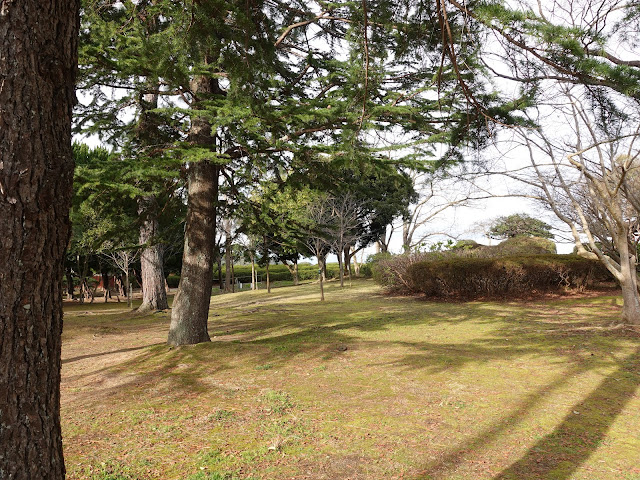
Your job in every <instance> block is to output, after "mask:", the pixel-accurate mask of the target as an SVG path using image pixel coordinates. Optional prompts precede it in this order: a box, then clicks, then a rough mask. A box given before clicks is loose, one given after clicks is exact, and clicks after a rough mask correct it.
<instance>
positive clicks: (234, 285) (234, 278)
mask: <svg viewBox="0 0 640 480" xmlns="http://www.w3.org/2000/svg"><path fill="white" fill-rule="evenodd" d="M231 285H232V287H233V288H232V289H231V291H232V292H233V293H236V272H235V270H234V268H233V255H232V256H231Z"/></svg>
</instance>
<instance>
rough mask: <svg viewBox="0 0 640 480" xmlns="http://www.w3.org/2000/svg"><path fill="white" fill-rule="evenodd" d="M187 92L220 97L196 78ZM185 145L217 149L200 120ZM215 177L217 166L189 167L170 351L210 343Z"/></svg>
mask: <svg viewBox="0 0 640 480" xmlns="http://www.w3.org/2000/svg"><path fill="white" fill-rule="evenodd" d="M191 89H192V91H193V93H194V94H195V95H196V96H198V95H204V96H206V95H208V94H212V93H217V92H218V91H219V88H218V85H217V83H216V81H215V80H213V79H211V78H207V77H198V78H197V79H196V80H194V81H193V82H192V86H191ZM189 140H190V141H191V142H192V143H193V144H195V145H197V146H198V147H200V148H205V147H209V148H211V149H213V148H215V144H214V140H213V138H212V137H211V125H210V124H209V122H208V121H207V120H206V119H204V118H202V117H198V116H195V115H194V117H193V118H192V127H191V132H189ZM219 172H220V169H219V167H218V165H216V164H214V163H211V162H209V161H206V160H200V161H198V162H194V163H191V164H190V165H189V171H188V182H189V185H188V203H187V219H186V227H185V238H184V253H183V256H182V272H181V274H180V284H179V285H178V292H177V293H176V296H175V299H174V301H173V309H172V311H171V325H170V327H169V338H168V343H170V344H171V345H192V344H195V343H201V342H209V341H211V339H210V338H209V332H208V331H207V321H208V319H209V304H210V302H211V289H212V287H213V262H214V249H215V243H216V203H217V200H218V175H219Z"/></svg>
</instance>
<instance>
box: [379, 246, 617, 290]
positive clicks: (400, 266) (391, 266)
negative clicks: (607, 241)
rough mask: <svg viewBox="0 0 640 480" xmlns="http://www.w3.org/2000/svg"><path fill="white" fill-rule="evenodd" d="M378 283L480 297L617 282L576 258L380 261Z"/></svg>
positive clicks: (593, 263) (592, 262) (599, 267)
mask: <svg viewBox="0 0 640 480" xmlns="http://www.w3.org/2000/svg"><path fill="white" fill-rule="evenodd" d="M374 279H375V280H376V281H378V282H379V283H381V284H382V285H385V286H387V287H388V288H389V289H390V290H392V291H395V292H398V293H410V294H415V293H422V294H425V295H427V296H429V297H443V298H447V297H461V298H474V297H481V296H499V295H504V294H524V293H530V292H532V291H553V290H558V289H561V288H577V289H585V288H588V287H590V286H593V285H594V284H595V283H597V282H602V281H607V280H610V279H611V276H610V274H609V272H607V270H606V269H605V268H604V266H603V265H602V264H601V263H600V262H598V261H595V260H588V259H584V258H581V257H578V256H576V255H551V254H546V255H513V256H502V257H495V258H473V257H449V258H444V259H433V257H432V258H431V259H425V258H424V255H423V256H422V257H421V256H420V255H401V256H397V257H390V258H387V259H380V260H379V261H378V262H377V263H376V264H375V265H374Z"/></svg>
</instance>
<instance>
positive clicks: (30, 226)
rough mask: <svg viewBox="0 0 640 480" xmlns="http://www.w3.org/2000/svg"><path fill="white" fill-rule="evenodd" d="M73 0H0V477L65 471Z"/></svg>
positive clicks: (58, 476) (60, 475)
mask: <svg viewBox="0 0 640 480" xmlns="http://www.w3.org/2000/svg"><path fill="white" fill-rule="evenodd" d="M78 11H79V2H78V1H77V0H64V1H62V0H51V1H49V2H40V1H34V0H23V1H20V2H4V1H3V2H0V78H1V79H2V81H1V82H0V84H1V86H0V105H1V108H2V114H1V116H0V123H1V124H2V126H1V127H0V232H2V234H1V235H0V366H1V367H0V477H1V478H3V479H5V478H6V479H11V480H28V479H47V480H63V479H64V476H65V468H64V461H63V454H62V435H61V430H60V368H61V359H60V352H61V333H62V293H63V288H62V278H63V275H64V256H65V249H66V247H67V243H68V240H69V234H70V223H69V206H70V203H71V188H72V182H73V157H72V150H71V109H72V107H73V104H74V102H75V92H74V83H75V72H76V65H77V40H76V39H77V36H78Z"/></svg>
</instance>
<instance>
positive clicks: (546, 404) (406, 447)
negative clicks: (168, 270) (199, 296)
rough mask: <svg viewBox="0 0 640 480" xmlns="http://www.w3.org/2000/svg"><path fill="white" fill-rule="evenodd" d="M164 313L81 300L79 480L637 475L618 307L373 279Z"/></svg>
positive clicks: (638, 378) (639, 378) (630, 344)
mask: <svg viewBox="0 0 640 480" xmlns="http://www.w3.org/2000/svg"><path fill="white" fill-rule="evenodd" d="M317 290H318V286H317V285H314V284H307V285H301V286H298V287H287V288H279V289H275V290H273V292H272V293H271V294H270V295H269V294H267V292H266V291H264V290H260V291H257V292H241V293H236V294H227V295H216V296H215V297H213V298H212V306H211V314H210V321H209V332H210V334H211V337H212V342H211V343H208V344H201V345H197V346H191V347H181V348H170V347H169V346H167V345H166V344H165V343H164V342H165V341H166V334H167V331H168V325H169V318H168V313H156V314H151V315H146V316H137V315H135V314H131V313H130V312H128V311H127V310H126V306H125V305H124V304H117V303H109V304H106V305H105V304H101V303H96V304H93V305H88V304H85V305H68V306H67V307H66V313H65V326H64V334H63V367H62V375H63V380H62V422H63V435H64V445H65V459H66V464H67V471H68V478H69V479H92V480H130V479H140V480H143V479H163V480H164V479H185V480H207V479H208V480H223V479H226V480H232V479H278V480H279V479H310V480H311V479H313V480H320V479H342V480H344V479H351V480H356V479H403V480H420V479H447V480H449V479H451V480H454V479H474V480H475V479H514V480H515V479H557V480H565V479H589V480H594V479H603V480H605V479H607V480H608V479H621V480H625V479H626V480H638V479H640V462H639V460H640V415H638V411H640V395H639V392H640V389H639V388H638V386H639V385H640V335H639V334H638V333H637V332H634V331H632V330H628V329H622V328H617V327H611V325H612V324H613V323H615V322H616V320H617V319H618V316H619V314H620V303H621V300H620V298H618V297H616V296H615V295H609V296H589V297H586V296H585V297H580V296H567V297H553V298H551V297H546V298H544V299H540V300H527V301H524V300H521V301H518V302H471V303H436V302H426V301H423V300H420V299H416V298H407V297H388V296H385V295H383V294H382V292H381V291H380V289H379V287H377V286H375V285H374V284H373V282H371V281H357V282H354V283H353V286H352V287H350V288H349V287H346V288H344V289H340V288H339V285H337V284H336V283H335V282H330V283H329V284H328V285H327V289H326V297H327V301H326V302H320V301H319V295H318V291H317Z"/></svg>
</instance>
